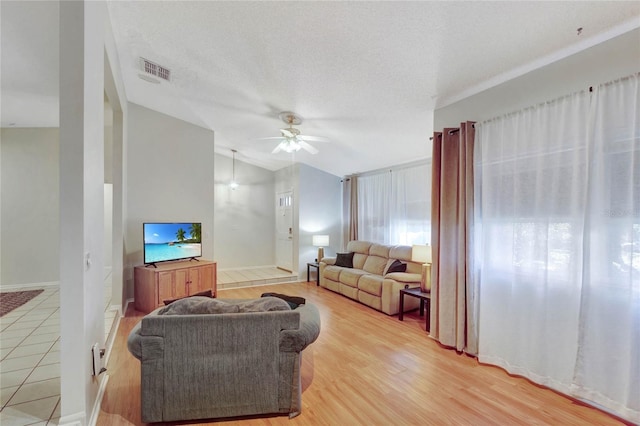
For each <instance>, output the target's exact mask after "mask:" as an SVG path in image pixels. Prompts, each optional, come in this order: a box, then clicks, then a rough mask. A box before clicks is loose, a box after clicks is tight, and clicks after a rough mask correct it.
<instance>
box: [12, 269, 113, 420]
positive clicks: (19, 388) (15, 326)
mask: <svg viewBox="0 0 640 426" xmlns="http://www.w3.org/2000/svg"><path fill="white" fill-rule="evenodd" d="M34 288H37V287H34ZM40 288H42V287H40ZM105 306H106V307H107V309H106V310H105V325H104V327H105V330H104V331H105V341H107V339H108V336H109V333H110V332H111V331H112V330H111V329H112V328H113V324H114V323H115V322H116V317H117V315H118V311H117V309H112V308H111V273H110V272H107V276H106V277H105ZM114 331H115V330H114ZM59 340H60V298H59V288H58V287H57V286H48V287H44V292H42V293H40V294H39V295H38V296H36V297H35V298H33V299H31V300H30V301H29V302H27V303H25V304H24V305H22V306H20V307H18V308H17V309H15V310H13V311H11V312H9V313H8V314H6V315H5V316H3V317H1V318H0V425H2V426H26V425H57V424H58V420H59V419H60V346H59V345H60V343H59Z"/></svg>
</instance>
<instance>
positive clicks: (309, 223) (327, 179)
mask: <svg viewBox="0 0 640 426" xmlns="http://www.w3.org/2000/svg"><path fill="white" fill-rule="evenodd" d="M298 193H299V196H298V201H299V202H298V225H299V226H298V276H299V277H300V278H301V279H302V278H303V277H304V279H305V280H306V276H307V275H306V274H307V262H313V261H314V260H315V258H316V257H317V256H318V248H317V247H314V246H313V245H312V237H313V235H316V234H322V235H329V247H325V248H324V253H325V256H327V257H329V256H334V255H335V253H336V252H337V249H338V248H339V247H340V236H341V229H342V225H341V221H342V184H341V183H340V178H339V177H338V176H334V175H332V174H329V173H326V172H323V171H322V170H318V169H315V168H313V167H311V166H307V165H306V164H299V165H298Z"/></svg>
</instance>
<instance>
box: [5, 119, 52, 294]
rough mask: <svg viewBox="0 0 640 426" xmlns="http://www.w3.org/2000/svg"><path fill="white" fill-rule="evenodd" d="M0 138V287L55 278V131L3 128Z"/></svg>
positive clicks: (43, 281)
mask: <svg viewBox="0 0 640 426" xmlns="http://www.w3.org/2000/svg"><path fill="white" fill-rule="evenodd" d="M1 132H2V133H1V137H0V150H1V151H2V156H1V157H0V161H1V163H0V171H1V173H2V176H1V179H0V182H1V187H0V197H1V202H0V206H1V209H2V212H1V214H0V217H1V218H2V221H1V222H0V228H1V230H0V233H1V235H2V241H1V244H2V249H1V252H0V253H1V257H0V269H1V274H0V286H2V287H9V286H19V285H23V284H38V283H50V282H57V281H58V277H59V267H60V258H59V253H60V250H59V229H60V226H59V217H60V212H59V183H58V171H59V165H58V161H59V160H58V158H59V157H58V156H59V132H58V129H52V128H29V129H25V128H3V129H2V130H1Z"/></svg>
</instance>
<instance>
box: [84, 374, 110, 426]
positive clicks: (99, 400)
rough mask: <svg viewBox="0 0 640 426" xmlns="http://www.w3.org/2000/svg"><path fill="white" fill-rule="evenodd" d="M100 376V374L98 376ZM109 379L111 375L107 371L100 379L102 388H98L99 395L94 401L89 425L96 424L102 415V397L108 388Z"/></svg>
mask: <svg viewBox="0 0 640 426" xmlns="http://www.w3.org/2000/svg"><path fill="white" fill-rule="evenodd" d="M98 377H100V376H98ZM108 381H109V376H108V375H107V373H104V376H103V377H102V379H100V388H99V389H98V395H97V396H96V400H95V402H94V403H93V410H91V418H90V419H89V423H88V425H89V426H96V424H97V423H98V417H99V416H100V408H101V407H102V397H104V392H105V390H106V389H107V382H108Z"/></svg>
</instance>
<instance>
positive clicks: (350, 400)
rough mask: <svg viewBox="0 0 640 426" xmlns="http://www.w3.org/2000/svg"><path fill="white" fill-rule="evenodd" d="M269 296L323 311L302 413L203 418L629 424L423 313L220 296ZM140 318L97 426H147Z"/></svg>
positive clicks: (306, 360)
mask: <svg viewBox="0 0 640 426" xmlns="http://www.w3.org/2000/svg"><path fill="white" fill-rule="evenodd" d="M264 292H278V293H285V294H289V295H293V296H301V297H305V298H306V299H307V301H308V302H310V303H314V304H315V305H316V306H318V308H319V310H320V314H321V317H322V331H321V332H320V337H319V338H318V340H316V342H315V343H313V344H312V345H311V346H309V347H308V348H307V349H305V351H304V352H303V357H302V360H303V361H302V362H303V364H302V385H303V393H302V404H303V408H302V414H300V415H299V416H298V417H296V418H294V419H291V420H290V419H289V418H288V417H286V416H272V417H263V418H249V419H226V420H212V421H211V422H202V421H199V422H198V421H195V422H190V423H180V424H193V425H202V424H224V425H295V424H300V425H364V424H367V425H418V424H420V425H531V424H537V425H560V424H561V425H591V424H592V425H622V424H625V423H624V422H622V421H620V420H618V419H616V418H614V417H612V416H609V415H608V414H606V413H604V412H602V411H599V410H597V409H595V408H592V407H589V406H586V405H583V404H581V403H579V402H576V401H574V400H572V399H570V398H567V397H565V396H563V395H560V394H558V393H555V392H553V391H551V390H549V389H546V388H544V387H541V386H537V385H535V384H532V383H531V382H529V381H528V380H526V379H523V378H519V377H512V376H509V375H508V374H507V373H506V372H505V371H503V370H502V369H499V368H497V367H492V366H486V365H480V364H479V363H478V362H477V361H476V359H475V358H471V357H468V356H466V355H459V354H457V353H456V352H455V351H452V350H448V349H444V348H443V347H441V346H440V345H439V344H438V343H436V342H435V341H434V340H432V339H430V338H429V337H428V336H427V333H426V332H425V331H424V320H423V318H420V317H419V315H418V313H417V312H414V313H409V314H406V315H405V317H404V321H403V322H400V321H398V319H397V316H393V317H389V316H387V315H385V314H383V313H380V312H377V311H375V310H373V309H371V308H368V307H366V306H364V305H361V304H359V303H357V302H355V301H353V300H349V299H347V298H345V297H343V296H340V295H338V294H335V293H333V292H331V291H329V290H326V289H324V288H320V287H316V285H315V282H312V283H293V284H279V285H270V286H261V287H249V288H239V289H229V290H221V291H220V295H219V297H221V298H253V297H259V296H260V294H262V293H264ZM142 315H143V314H142V313H139V312H136V311H134V310H130V311H129V312H127V314H126V316H125V318H123V319H122V320H121V321H120V327H119V329H118V333H117V336H116V341H115V343H114V348H113V351H112V354H111V358H110V360H109V364H108V367H107V368H108V374H109V381H108V384H107V388H106V392H105V395H104V398H103V401H102V408H101V412H100V416H99V418H98V422H97V424H98V425H102V426H106V425H142V424H144V423H142V422H141V420H140V364H139V362H138V360H137V359H135V358H134V357H133V356H132V355H131V354H130V353H129V351H128V350H127V348H126V342H127V336H128V334H129V331H130V330H131V328H132V327H133V326H134V325H135V324H136V323H137V322H138V321H140V319H141V317H142Z"/></svg>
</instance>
